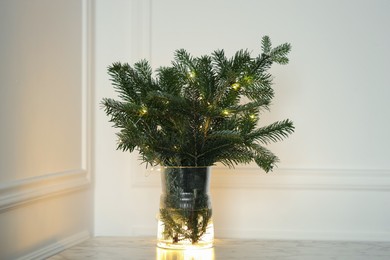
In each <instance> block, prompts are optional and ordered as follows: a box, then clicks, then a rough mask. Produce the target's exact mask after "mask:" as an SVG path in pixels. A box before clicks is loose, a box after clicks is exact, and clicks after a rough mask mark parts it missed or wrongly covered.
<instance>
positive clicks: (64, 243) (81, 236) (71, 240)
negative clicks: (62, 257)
mask: <svg viewBox="0 0 390 260" xmlns="http://www.w3.org/2000/svg"><path fill="white" fill-rule="evenodd" d="M90 237H91V235H90V233H89V232H88V231H82V232H79V233H77V234H74V235H72V236H69V237H67V238H64V239H61V240H59V241H57V242H55V243H52V244H50V245H48V246H45V247H43V248H41V249H39V250H37V251H34V252H32V253H30V254H27V255H25V256H23V257H20V258H18V260H29V259H46V258H48V257H50V256H53V255H55V254H57V253H59V252H61V251H63V250H65V249H67V248H70V247H72V246H74V245H77V244H79V243H81V242H84V241H85V240H87V239H89V238H90Z"/></svg>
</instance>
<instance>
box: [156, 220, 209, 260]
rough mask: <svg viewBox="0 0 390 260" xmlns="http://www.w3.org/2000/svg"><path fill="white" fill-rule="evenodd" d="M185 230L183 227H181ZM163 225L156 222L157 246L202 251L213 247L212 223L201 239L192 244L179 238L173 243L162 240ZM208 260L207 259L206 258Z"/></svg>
mask: <svg viewBox="0 0 390 260" xmlns="http://www.w3.org/2000/svg"><path fill="white" fill-rule="evenodd" d="M183 228H184V229H185V227H183ZM164 229H165V225H164V223H163V222H162V221H160V220H159V221H158V230H157V246H158V247H160V248H166V249H204V248H211V247H213V242H214V224H213V222H212V221H210V223H209V224H208V225H207V228H206V232H205V233H204V234H203V236H202V237H201V239H200V240H199V241H198V242H197V243H195V244H193V243H192V242H191V241H190V239H185V238H183V237H179V241H178V242H175V243H174V242H173V241H172V238H169V239H166V238H164V235H163V234H164ZM206 259H208V258H206Z"/></svg>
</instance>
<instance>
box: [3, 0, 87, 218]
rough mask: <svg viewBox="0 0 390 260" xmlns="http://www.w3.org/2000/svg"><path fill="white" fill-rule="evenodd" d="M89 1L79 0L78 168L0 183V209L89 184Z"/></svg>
mask: <svg viewBox="0 0 390 260" xmlns="http://www.w3.org/2000/svg"><path fill="white" fill-rule="evenodd" d="M92 11H93V10H92V1H91V0H83V1H82V35H81V38H82V42H81V49H82V57H81V67H82V73H81V75H82V82H81V86H80V87H81V93H82V94H81V96H82V97H81V99H82V106H81V107H82V109H81V114H82V117H81V118H82V122H81V144H80V149H81V157H82V158H81V165H80V169H69V170H65V171H61V172H51V173H45V174H42V175H39V176H34V177H30V178H24V179H18V180H12V181H9V182H5V183H0V211H3V210H7V209H10V208H13V207H16V206H20V205H22V204H25V203H29V202H32V201H35V200H38V199H42V198H46V197H49V196H54V195H58V194H60V193H65V192H70V191H74V190H77V189H81V188H85V187H87V186H88V185H89V184H90V183H91V173H90V171H91V145H92V143H91V140H92V129H91V126H92V124H91V122H92V111H93V110H92V103H93V102H92V100H93V94H92V64H93V61H92V58H93V51H92V44H93V43H92V40H93V38H92V33H93V32H92V24H93V21H92Z"/></svg>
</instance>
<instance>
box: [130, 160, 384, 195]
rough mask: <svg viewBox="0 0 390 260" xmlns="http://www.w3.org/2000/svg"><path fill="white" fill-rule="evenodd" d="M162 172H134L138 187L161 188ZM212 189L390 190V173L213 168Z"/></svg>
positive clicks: (370, 170) (378, 170)
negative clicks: (269, 171) (267, 171)
mask: <svg viewBox="0 0 390 260" xmlns="http://www.w3.org/2000/svg"><path fill="white" fill-rule="evenodd" d="M159 172H160V169H159V168H150V169H146V170H144V172H143V173H140V172H133V173H132V175H133V179H132V184H133V186H134V187H159V186H160V174H159ZM211 188H216V189H233V188H234V189H305V190H324V189H325V190H372V191H381V190H386V191H388V190H390V170H388V169H303V168H302V169H300V168H295V169H292V168H291V169H287V168H285V169H283V168H282V169H276V170H274V172H272V173H264V171H262V170H260V169H259V168H258V167H255V166H253V167H236V168H235V169H229V168H224V167H212V177H211Z"/></svg>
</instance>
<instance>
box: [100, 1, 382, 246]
mask: <svg viewBox="0 0 390 260" xmlns="http://www.w3.org/2000/svg"><path fill="white" fill-rule="evenodd" d="M389 11H390V2H388V1H386V0H382V1H381V0H376V1H352V0H351V1H347V0H342V1H339V0H338V1H309V0H306V1H305V0H295V1H281V0H279V1H275V0H273V1H255V0H245V1H234V0H230V1H222V0H218V1H180V0H161V1H141V0H133V1H125V0H122V1H119V0H118V1H112V2H111V1H110V2H109V1H103V0H97V1H96V24H97V31H96V35H97V37H96V88H97V89H96V102H100V100H101V99H102V98H103V97H114V96H115V93H114V91H113V88H112V87H110V82H109V80H108V76H107V73H106V68H107V66H108V65H110V64H111V63H112V62H115V61H122V62H129V63H133V62H135V61H137V60H138V59H140V58H147V59H150V60H151V61H152V65H153V67H154V68H157V67H158V66H160V65H166V64H169V63H170V61H171V60H172V53H173V51H174V50H175V49H178V48H185V49H187V50H188V51H190V52H191V53H193V54H194V55H200V54H209V53H210V52H211V51H213V50H214V49H221V48H223V49H225V50H226V51H227V53H228V54H232V53H233V52H234V51H236V50H238V49H241V48H248V49H249V50H253V54H254V55H256V54H257V53H258V52H259V51H260V48H259V47H260V39H261V36H262V35H269V36H270V37H271V39H272V41H273V42H274V43H275V45H276V44H280V43H284V42H290V43H291V44H292V46H293V49H292V53H291V55H290V64H289V65H287V66H275V67H274V68H273V69H272V73H273V75H274V76H275V81H274V82H275V85H274V87H275V91H276V97H275V99H274V104H273V106H272V107H271V113H268V114H266V115H265V116H264V121H263V122H264V124H265V123H267V122H272V121H275V120H281V119H284V118H290V119H292V120H293V121H294V122H295V126H296V132H295V133H294V134H293V135H292V136H291V137H290V138H289V139H287V140H286V141H283V142H281V143H277V144H273V145H272V146H270V148H271V150H273V151H274V152H275V153H276V154H277V155H278V156H279V157H280V159H281V162H280V164H279V168H278V169H277V170H275V173H272V174H269V175H266V174H263V173H261V171H260V170H258V169H257V168H256V167H254V166H243V167H237V168H236V170H235V171H229V170H225V169H223V168H218V167H216V168H215V169H214V171H213V179H212V188H211V193H212V198H213V208H214V220H215V228H216V235H217V236H219V237H257V238H279V239H286V238H303V239H353V240H390V226H389V225H388V219H390V209H389V207H387V202H388V201H389V199H390V193H389V191H390V160H389V159H388V158H389V154H390V150H389V149H390V138H388V135H387V133H388V132H389V130H390V122H389V121H388V120H387V117H388V114H389V112H390V109H389V107H388V105H387V102H388V97H389V96H390V89H389V85H390V84H389V83H390V80H389V77H388V61H389V60H390V51H389V50H388V46H390V31H389V27H388V24H390V16H389V15H388V13H389ZM95 127H96V136H95V141H96V164H95V168H96V196H95V231H96V234H97V235H140V234H148V235H153V234H154V233H155V231H156V220H155V216H156V213H157V211H158V200H159V194H160V189H159V176H158V174H155V173H153V172H151V171H146V170H145V169H144V166H140V165H139V161H138V160H137V155H136V154H131V155H130V154H126V153H122V152H119V151H116V150H115V147H116V139H115V131H116V130H115V129H113V128H112V127H111V125H110V123H108V118H107V117H106V116H105V114H104V112H103V110H102V109H98V108H97V109H96V125H95Z"/></svg>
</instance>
